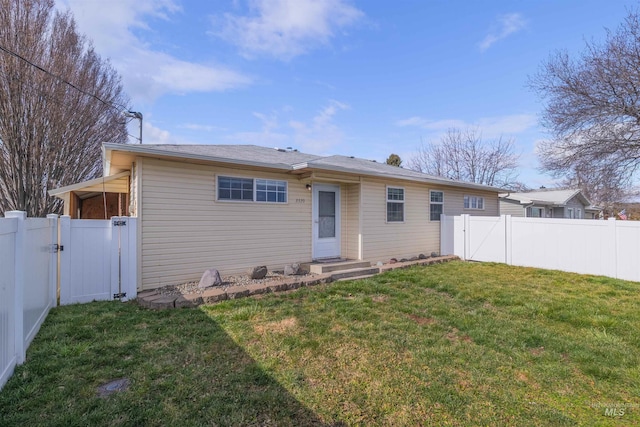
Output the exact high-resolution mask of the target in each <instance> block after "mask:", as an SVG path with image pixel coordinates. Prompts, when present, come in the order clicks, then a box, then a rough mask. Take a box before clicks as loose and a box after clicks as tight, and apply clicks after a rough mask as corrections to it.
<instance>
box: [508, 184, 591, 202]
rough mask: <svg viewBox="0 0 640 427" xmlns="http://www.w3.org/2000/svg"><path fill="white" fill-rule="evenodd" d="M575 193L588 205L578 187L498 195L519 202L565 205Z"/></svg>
mask: <svg viewBox="0 0 640 427" xmlns="http://www.w3.org/2000/svg"><path fill="white" fill-rule="evenodd" d="M576 195H579V197H580V198H582V199H583V200H584V202H585V204H586V205H590V204H591V203H590V202H589V200H588V199H587V198H586V197H585V196H584V195H583V194H582V192H581V191H580V190H579V189H575V188H574V189H568V190H544V191H527V192H522V193H506V194H500V197H503V198H507V199H510V200H517V201H519V202H520V203H531V202H538V203H546V204H553V205H565V204H567V203H568V202H569V200H571V199H572V198H574V197H575V196H576Z"/></svg>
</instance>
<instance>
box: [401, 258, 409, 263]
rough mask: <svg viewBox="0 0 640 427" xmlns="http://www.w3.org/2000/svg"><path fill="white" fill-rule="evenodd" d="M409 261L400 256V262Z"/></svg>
mask: <svg viewBox="0 0 640 427" xmlns="http://www.w3.org/2000/svg"><path fill="white" fill-rule="evenodd" d="M407 261H409V260H408V259H407V258H400V262H407Z"/></svg>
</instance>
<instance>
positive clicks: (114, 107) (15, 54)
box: [0, 45, 128, 111]
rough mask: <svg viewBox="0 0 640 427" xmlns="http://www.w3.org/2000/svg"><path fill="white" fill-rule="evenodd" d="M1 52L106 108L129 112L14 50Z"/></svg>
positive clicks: (5, 49)
mask: <svg viewBox="0 0 640 427" xmlns="http://www.w3.org/2000/svg"><path fill="white" fill-rule="evenodd" d="M0 50H1V51H3V52H5V53H8V54H9V55H12V56H14V57H16V58H18V59H20V60H22V61H24V62H26V63H27V64H29V65H31V66H32V67H35V68H36V69H38V70H40V71H42V72H43V73H45V74H47V75H49V76H51V77H54V78H56V79H58V80H60V81H61V82H63V83H64V84H66V85H68V86H69V87H72V88H73V89H75V90H77V91H78V92H80V93H82V94H84V95H86V96H88V97H90V98H94V99H96V100H97V101H100V102H101V103H103V104H104V105H106V106H108V107H110V108H113V109H115V110H118V111H120V109H122V110H125V111H128V108H127V107H125V106H124V105H121V104H118V103H116V102H108V101H105V100H104V99H102V98H100V97H99V96H98V95H96V94H93V93H90V92H87V91H85V90H83V89H81V88H79V87H78V86H76V85H74V84H73V83H71V82H69V81H67V80H65V79H63V78H62V77H60V76H58V75H56V74H53V73H52V72H51V71H49V70H47V69H45V68H42V67H41V66H39V65H38V64H34V63H33V62H31V61H29V60H28V59H26V58H25V57H23V56H21V55H19V54H17V53H15V52H13V51H12V50H9V49H7V48H6V47H4V46H1V45H0ZM118 107H120V108H118Z"/></svg>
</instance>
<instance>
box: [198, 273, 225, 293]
mask: <svg viewBox="0 0 640 427" xmlns="http://www.w3.org/2000/svg"><path fill="white" fill-rule="evenodd" d="M220 285H222V279H221V278H220V272H219V271H218V270H216V269H215V268H210V269H208V270H205V272H204V273H203V274H202V278H200V283H198V288H200V289H204V288H210V287H212V286H220Z"/></svg>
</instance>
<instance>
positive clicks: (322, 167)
mask: <svg viewBox="0 0 640 427" xmlns="http://www.w3.org/2000/svg"><path fill="white" fill-rule="evenodd" d="M294 167H295V168H296V170H301V169H309V170H324V171H331V172H344V173H350V174H356V175H363V176H374V177H379V178H389V177H391V178H394V179H400V180H404V181H412V182H422V183H429V184H440V185H448V186H451V187H460V188H473V189H476V190H483V191H492V192H493V191H495V192H498V193H502V192H504V191H505V189H504V188H497V187H491V186H488V185H482V184H475V183H470V182H462V181H452V180H447V179H437V178H432V177H424V178H419V177H410V176H404V175H396V174H391V173H382V172H371V171H363V170H360V169H354V168H345V167H341V166H333V165H318V164H312V163H305V164H304V165H303V164H299V165H294Z"/></svg>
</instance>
